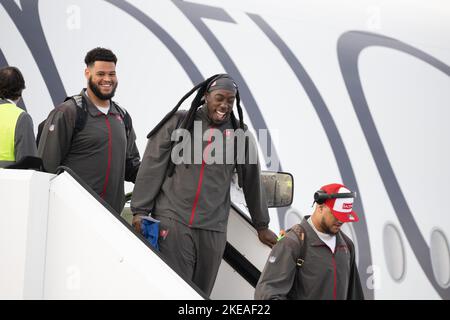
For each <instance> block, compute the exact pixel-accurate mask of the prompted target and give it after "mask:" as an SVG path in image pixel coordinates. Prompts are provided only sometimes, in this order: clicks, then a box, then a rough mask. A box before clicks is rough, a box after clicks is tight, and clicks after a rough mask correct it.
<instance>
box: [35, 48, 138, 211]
mask: <svg viewBox="0 0 450 320" xmlns="http://www.w3.org/2000/svg"><path fill="white" fill-rule="evenodd" d="M85 63H86V69H85V72H84V74H85V77H86V80H87V89H83V90H82V91H81V93H80V95H78V96H74V97H72V98H70V99H66V101H65V102H64V103H62V104H61V105H59V106H57V107H56V108H55V109H54V110H53V111H52V112H50V114H49V116H48V118H47V120H46V122H45V125H44V128H43V130H42V136H41V138H40V142H39V148H38V152H39V155H40V156H41V157H42V160H43V164H44V168H45V169H46V171H48V172H52V173H55V172H56V169H57V168H58V167H59V166H67V167H69V168H70V169H72V170H73V171H74V172H75V173H76V174H77V175H78V176H80V178H81V179H82V180H84V181H85V182H86V183H87V184H88V185H89V186H90V187H91V188H92V189H93V190H94V191H95V192H96V193H97V194H98V195H99V196H100V197H101V198H102V199H104V200H105V201H106V202H107V203H108V204H109V205H110V206H111V207H112V208H113V209H114V210H115V211H116V212H117V213H118V214H120V213H121V211H122V209H123V206H124V180H126V181H131V182H134V181H135V179H136V175H137V171H138V168H139V165H140V156H139V151H138V149H137V147H136V143H135V140H136V135H135V133H134V130H133V127H132V125H131V117H130V116H129V115H128V114H127V112H126V111H125V110H124V109H123V108H121V107H119V106H118V105H117V104H116V103H115V102H113V101H112V100H111V98H112V97H114V94H115V91H116V88H117V84H118V81H117V75H116V63H117V57H116V56H115V55H114V53H113V52H112V51H111V50H108V49H104V48H95V49H93V50H91V51H89V52H88V53H87V55H86V58H85Z"/></svg>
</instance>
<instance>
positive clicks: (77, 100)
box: [36, 94, 132, 146]
mask: <svg viewBox="0 0 450 320" xmlns="http://www.w3.org/2000/svg"><path fill="white" fill-rule="evenodd" d="M67 100H72V101H73V103H74V104H75V106H76V107H77V118H76V120H75V127H74V133H73V136H72V137H74V136H75V135H76V134H77V133H78V132H80V131H81V130H83V129H84V126H85V125H86V121H87V112H88V111H87V103H86V98H85V97H84V96H83V95H81V94H78V95H74V96H71V97H67V98H66V99H65V100H64V102H66V101H67ZM111 103H112V104H113V105H114V106H115V107H116V109H117V111H118V112H119V114H120V117H121V118H122V120H123V123H124V125H125V134H126V136H127V139H128V137H129V136H130V132H131V128H132V122H131V117H130V115H129V114H128V112H127V111H126V110H125V109H122V108H121V107H119V105H118V104H117V103H115V102H114V101H112V100H111ZM46 121H47V119H45V120H44V121H42V122H41V123H40V124H39V126H38V132H37V136H36V144H37V146H39V140H40V139H41V134H42V130H43V129H44V125H45V122H46Z"/></svg>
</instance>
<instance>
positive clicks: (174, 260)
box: [131, 75, 276, 296]
mask: <svg viewBox="0 0 450 320" xmlns="http://www.w3.org/2000/svg"><path fill="white" fill-rule="evenodd" d="M204 85H205V86H206V87H207V89H206V92H205V91H203V92H205V103H204V104H203V105H202V106H201V107H200V108H199V109H197V106H194V107H195V108H194V109H192V108H191V110H192V112H194V111H195V113H192V115H193V120H194V122H195V128H194V129H193V130H192V128H191V132H193V133H194V134H193V135H192V139H190V140H189V139H188V140H187V141H188V142H187V143H186V144H185V146H186V147H187V148H186V149H183V152H184V153H186V152H187V153H189V152H190V151H189V150H188V149H190V150H194V152H192V153H191V154H190V155H188V156H186V154H184V155H183V157H184V159H185V160H187V161H184V163H180V164H177V165H175V167H174V168H173V172H172V173H168V171H170V169H168V167H170V166H169V164H170V162H171V161H174V156H175V154H177V155H178V154H179V152H178V151H179V149H178V148H177V146H179V145H175V146H174V147H173V148H172V147H171V146H172V139H171V136H172V133H173V132H174V130H175V129H176V128H177V127H178V125H179V124H180V123H181V122H183V120H185V119H186V118H189V115H190V114H191V113H187V114H186V113H183V112H181V111H178V112H176V113H173V114H172V115H171V116H170V117H169V118H168V120H167V121H166V122H165V123H164V124H163V125H162V126H160V127H159V129H158V130H157V132H156V133H155V134H154V135H153V136H151V137H150V139H149V141H148V144H147V148H146V151H145V153H144V156H143V159H142V165H141V168H140V170H139V173H138V177H137V179H136V185H135V188H134V191H133V197H132V200H131V210H132V211H133V214H134V218H133V225H134V226H135V228H136V229H137V230H138V231H139V229H140V228H139V226H140V220H139V218H140V215H146V214H148V213H149V212H151V213H152V216H153V217H154V218H156V219H158V220H160V221H161V224H160V238H159V245H160V250H161V253H162V254H163V255H164V256H165V257H166V258H167V259H168V260H169V263H170V264H171V265H172V267H173V268H174V269H175V270H177V271H178V272H179V273H180V274H182V275H184V276H185V277H186V278H187V279H190V280H192V281H193V282H194V283H195V284H197V285H198V286H199V288H200V289H202V290H203V291H204V292H205V293H206V294H207V295H208V296H209V294H210V293H211V291H212V288H213V286H214V282H215V279H216V276H217V272H218V270H219V266H220V262H221V260H222V256H223V252H224V249H225V244H226V228H227V221H228V215H229V210H230V184H231V179H232V176H233V174H234V171H235V169H236V164H235V159H233V158H232V157H231V162H229V161H228V162H227V161H226V158H227V156H226V154H227V153H228V152H230V151H231V150H232V149H233V146H232V144H230V142H231V141H232V139H231V138H230V136H231V133H232V131H233V129H234V126H233V121H235V119H234V118H233V119H234V120H233V121H232V119H231V118H232V117H234V116H231V113H232V109H233V104H234V101H235V97H236V91H237V89H236V86H235V84H234V81H233V80H232V79H231V78H230V77H229V76H227V75H221V76H219V77H218V78H217V79H215V81H210V82H209V83H208V82H207V81H206V82H205V83H204ZM198 94H201V89H200V90H199V93H198ZM194 103H195V99H194V102H193V105H194ZM235 123H236V122H235ZM188 129H189V128H188ZM199 135H200V139H202V138H201V137H204V139H202V140H203V143H202V145H201V147H200V162H197V163H196V161H195V155H194V153H195V147H194V140H195V139H198V137H199ZM212 137H214V138H212ZM222 138H223V139H222ZM219 139H222V140H223V141H224V142H223V144H222V145H220V146H219V147H217V148H215V152H214V153H213V152H210V151H211V150H210V149H211V148H213V145H212V141H213V140H214V142H217V141H218V140H219ZM185 141H186V140H185ZM251 148H253V150H255V148H256V146H255V145H254V141H253V140H250V146H249V147H248V149H249V150H250V149H251ZM172 150H173V151H174V152H172ZM249 150H247V153H248V152H250V151H249ZM221 151H222V152H221ZM202 154H203V158H202ZM214 156H215V157H216V160H217V161H216V162H215V163H211V162H212V161H211V157H214ZM246 156H247V158H248V154H247V155H246ZM220 157H223V158H222V160H223V161H221V160H220V159H218V158H220ZM189 159H191V160H192V159H193V160H194V161H193V163H192V162H190V163H189V164H187V163H186V162H189ZM248 162H249V161H246V163H245V164H243V165H242V172H241V173H242V182H243V190H244V193H245V197H246V201H247V205H248V208H249V211H250V214H251V217H252V221H253V224H254V226H255V228H256V229H257V231H258V235H259V238H260V240H261V241H262V242H264V243H266V244H267V245H270V246H271V245H273V244H274V243H275V242H276V236H275V234H273V232H271V231H270V230H269V229H268V224H269V215H268V210H267V202H266V198H265V194H264V192H263V189H262V185H261V181H260V166H259V162H258V161H257V159H256V161H255V162H254V163H253V164H250V163H248Z"/></svg>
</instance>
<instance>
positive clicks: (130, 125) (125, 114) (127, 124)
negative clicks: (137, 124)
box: [111, 101, 133, 139]
mask: <svg viewBox="0 0 450 320" xmlns="http://www.w3.org/2000/svg"><path fill="white" fill-rule="evenodd" d="M111 103H112V104H113V105H114V106H115V107H116V109H117V111H119V114H120V116H121V117H122V120H123V124H124V125H125V133H126V135H127V139H128V138H129V136H130V133H131V128H133V122H132V120H131V117H130V114H129V113H128V112H127V110H125V109H123V108H121V107H120V106H119V105H118V104H117V103H116V102H115V101H111Z"/></svg>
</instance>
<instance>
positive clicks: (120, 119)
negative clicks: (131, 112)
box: [116, 114, 123, 123]
mask: <svg viewBox="0 0 450 320" xmlns="http://www.w3.org/2000/svg"><path fill="white" fill-rule="evenodd" d="M116 119H117V120H119V122H120V123H123V120H122V117H121V116H120V115H118V114H117V115H116Z"/></svg>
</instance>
